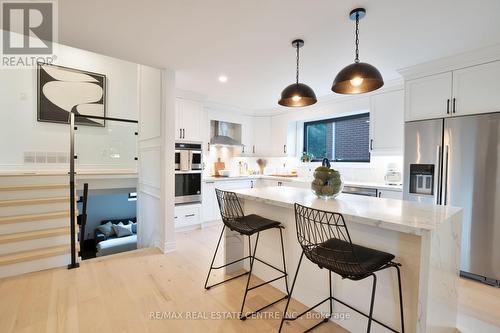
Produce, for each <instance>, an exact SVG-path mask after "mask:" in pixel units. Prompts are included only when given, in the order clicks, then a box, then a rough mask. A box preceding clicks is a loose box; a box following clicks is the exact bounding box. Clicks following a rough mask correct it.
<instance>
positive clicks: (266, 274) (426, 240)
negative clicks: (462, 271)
mask: <svg viewBox="0 0 500 333" xmlns="http://www.w3.org/2000/svg"><path fill="white" fill-rule="evenodd" d="M235 192H236V193H237V195H238V197H240V200H241V202H242V204H243V210H244V212H245V214H259V215H261V216H264V217H266V218H270V219H273V220H277V221H280V222H281V223H282V224H283V225H284V226H285V230H284V237H285V252H286V263H287V269H288V273H289V281H290V283H291V280H292V277H293V276H294V274H295V270H296V268H297V264H298V260H299V257H300V254H301V248H300V246H299V244H298V241H297V235H296V229H295V217H294V208H293V205H294V203H299V204H302V205H305V206H309V207H312V208H317V209H321V210H326V211H331V212H337V213H341V214H343V215H344V218H345V220H346V223H347V226H348V228H349V233H350V235H351V239H352V241H353V243H355V244H359V245H363V246H366V247H370V248H374V249H378V250H382V251H386V252H389V253H392V254H394V255H395V256H396V258H395V261H397V262H399V263H401V264H402V268H401V274H402V286H403V301H404V314H405V329H406V332H454V331H455V327H456V317H457V283H458V277H459V264H460V239H461V237H460V236H461V222H462V210H461V209H460V208H456V207H450V206H434V205H425V204H418V203H413V202H407V201H402V200H393V199H381V198H372V197H363V196H355V195H350V194H341V195H339V196H338V197H337V198H336V199H334V200H328V201H325V200H322V199H318V198H316V197H315V196H314V194H313V193H312V192H311V191H310V190H308V189H301V188H292V187H286V186H277V187H265V188H253V189H242V190H235ZM278 239H279V233H278V232H277V231H276V232H263V233H262V234H261V235H260V239H259V247H258V249H257V257H260V258H262V259H264V260H268V261H269V262H271V263H273V264H275V265H276V266H279V265H281V264H280V262H281V261H280V260H281V254H280V249H279V246H278V244H279V241H278ZM244 242H247V237H243V236H241V235H239V234H237V233H234V232H227V233H226V237H225V245H226V246H225V260H226V262H230V261H232V260H235V259H238V258H240V257H241V256H243V255H247V253H246V251H247V250H246V249H247V244H246V243H244ZM235 266H237V265H235ZM238 268H241V267H231V269H238ZM246 268H248V265H247V267H246ZM253 272H254V274H255V275H256V276H258V277H259V278H262V279H265V280H268V279H271V278H274V277H276V273H275V272H273V271H272V270H270V269H269V268H268V267H265V266H264V267H263V265H259V264H256V265H255V267H254V270H253ZM377 277H378V279H377V280H378V281H377V293H376V296H375V308H374V318H376V319H378V320H380V321H382V322H383V323H385V324H388V325H389V326H391V327H393V328H395V329H397V330H399V329H400V323H399V312H398V311H399V298H398V287H397V275H396V272H395V271H394V270H393V269H386V270H383V271H380V272H378V273H377ZM273 286H275V287H276V288H278V289H280V290H282V291H284V284H283V282H282V281H276V282H274V283H273ZM370 292H371V279H365V280H362V281H357V282H353V281H350V280H347V279H345V280H342V279H341V278H340V277H339V276H337V275H335V274H334V282H333V293H334V296H335V297H337V298H339V299H341V300H343V301H346V302H347V303H349V304H350V305H353V306H355V307H357V308H359V309H361V310H362V311H364V312H365V313H368V308H369V303H370ZM327 296H328V274H327V271H326V270H324V269H323V270H321V269H319V268H318V266H316V265H314V264H312V263H311V262H310V261H308V260H304V261H303V263H302V266H301V270H300V273H299V276H298V279H297V283H296V285H295V290H294V292H293V298H295V299H297V300H298V301H300V302H302V303H303V304H305V305H307V306H308V307H310V306H312V305H314V304H316V303H317V302H318V301H320V300H322V299H324V298H325V297H327ZM283 307H284V304H283ZM318 310H319V311H321V312H323V313H325V314H326V313H328V305H327V304H326V303H325V304H324V305H323V307H320V308H318ZM334 312H335V314H334V316H332V320H334V321H335V322H336V323H337V324H339V325H340V326H343V327H344V328H346V329H348V330H349V331H351V332H363V331H366V323H367V319H366V318H365V317H363V316H361V315H359V314H357V313H356V312H354V311H352V310H350V309H349V308H347V307H345V306H343V305H341V304H340V303H338V302H334ZM291 325H293V322H292V323H291ZM285 330H286V326H285ZM372 332H387V330H386V329H385V328H383V327H381V326H380V325H377V324H374V325H372Z"/></svg>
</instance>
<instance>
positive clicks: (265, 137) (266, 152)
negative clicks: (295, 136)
mask: <svg viewBox="0 0 500 333" xmlns="http://www.w3.org/2000/svg"><path fill="white" fill-rule="evenodd" d="M274 138H275V135H274V133H272V132H271V117H255V118H254V119H253V146H252V147H250V149H251V152H252V154H254V155H255V156H271V155H272V147H271V140H273V139H274Z"/></svg>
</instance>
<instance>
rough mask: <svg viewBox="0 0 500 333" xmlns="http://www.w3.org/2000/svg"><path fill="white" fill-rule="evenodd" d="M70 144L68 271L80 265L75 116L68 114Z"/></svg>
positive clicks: (71, 113)
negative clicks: (77, 227) (77, 249)
mask: <svg viewBox="0 0 500 333" xmlns="http://www.w3.org/2000/svg"><path fill="white" fill-rule="evenodd" d="M69 136H70V139H69V141H70V143H69V154H70V159H69V200H70V201H69V210H70V212H69V215H70V216H69V223H70V230H71V232H70V234H71V235H70V237H71V263H70V264H69V265H68V269H73V268H77V267H79V266H80V264H79V263H78V262H77V261H76V228H75V213H76V207H75V200H76V198H75V114H74V113H73V112H70V135H69Z"/></svg>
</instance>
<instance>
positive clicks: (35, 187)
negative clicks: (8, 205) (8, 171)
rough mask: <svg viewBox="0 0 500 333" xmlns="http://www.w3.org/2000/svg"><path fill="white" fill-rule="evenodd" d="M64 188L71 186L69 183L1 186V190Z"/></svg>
mask: <svg viewBox="0 0 500 333" xmlns="http://www.w3.org/2000/svg"><path fill="white" fill-rule="evenodd" d="M64 188H69V185H68V184H33V185H11V186H0V191H33V190H55V189H64Z"/></svg>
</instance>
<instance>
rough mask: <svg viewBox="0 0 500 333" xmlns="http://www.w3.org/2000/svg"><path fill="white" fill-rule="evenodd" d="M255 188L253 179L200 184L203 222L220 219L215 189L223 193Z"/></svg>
mask: <svg viewBox="0 0 500 333" xmlns="http://www.w3.org/2000/svg"><path fill="white" fill-rule="evenodd" d="M254 186H255V180H254V179H242V180H220V181H204V182H203V183H202V190H201V193H202V202H201V205H202V213H203V218H202V220H203V222H211V221H218V220H220V219H221V216H220V211H219V203H218V202H217V196H216V194H215V189H216V188H217V189H220V190H224V191H232V190H237V189H243V188H252V187H254Z"/></svg>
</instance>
